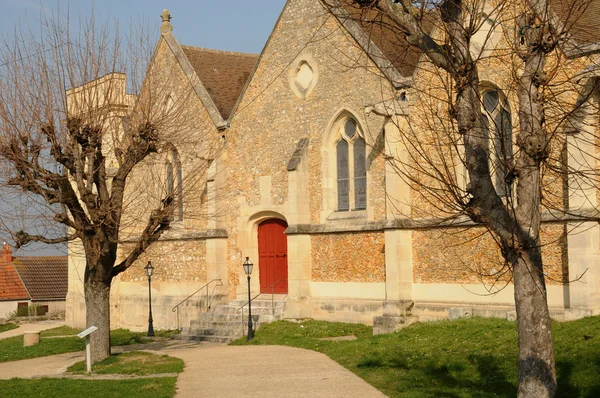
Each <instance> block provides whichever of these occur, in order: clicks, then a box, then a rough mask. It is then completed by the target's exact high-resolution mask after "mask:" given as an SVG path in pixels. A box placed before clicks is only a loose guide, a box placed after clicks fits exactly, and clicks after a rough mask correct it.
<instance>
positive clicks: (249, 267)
mask: <svg viewBox="0 0 600 398" xmlns="http://www.w3.org/2000/svg"><path fill="white" fill-rule="evenodd" d="M253 265H254V264H252V261H250V257H246V261H244V264H243V267H244V272H245V273H246V275H247V276H248V338H247V339H246V341H250V340H252V339H253V338H254V331H253V330H252V300H251V299H250V275H251V274H252V266H253Z"/></svg>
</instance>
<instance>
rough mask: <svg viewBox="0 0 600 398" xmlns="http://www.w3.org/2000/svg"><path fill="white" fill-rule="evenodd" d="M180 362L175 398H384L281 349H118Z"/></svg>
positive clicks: (33, 367)
mask: <svg viewBox="0 0 600 398" xmlns="http://www.w3.org/2000/svg"><path fill="white" fill-rule="evenodd" d="M140 349H144V350H148V351H151V352H157V353H164V354H168V355H171V356H175V357H178V358H181V359H183V360H184V361H185V370H184V371H183V373H181V374H180V375H179V378H178V379H177V395H176V397H177V398H187V397H193V398H200V397H218V398H220V397H223V398H227V397H235V398H238V397H267V396H274V397H290V398H293V397H328V398H336V397H340V398H342V397H361V398H363V397H364V398H367V397H373V398H378V397H385V395H383V394H382V393H381V392H380V391H378V390H377V389H375V388H373V387H371V386H370V385H369V384H367V383H366V382H365V381H364V380H362V379H361V378H359V377H358V376H356V375H355V374H353V373H352V372H350V371H349V370H347V369H345V368H344V367H342V366H340V365H339V364H337V363H336V362H334V361H333V360H331V359H329V357H327V356H326V355H324V354H321V353H318V352H314V351H309V350H302V349H299V348H291V347H282V346H226V345H221V344H212V343H198V342H185V341H164V342H155V343H150V344H144V345H137V346H125V347H116V348H115V349H113V351H114V352H123V351H131V350H140ZM83 358H84V357H83V353H71V354H61V355H53V356H50V357H44V358H37V359H28V360H24V361H15V362H7V363H0V379H8V378H11V377H39V376H43V375H47V376H54V377H55V376H56V375H57V374H60V373H63V372H64V371H65V370H66V368H67V367H68V366H70V365H71V364H73V363H75V362H77V361H81V360H83Z"/></svg>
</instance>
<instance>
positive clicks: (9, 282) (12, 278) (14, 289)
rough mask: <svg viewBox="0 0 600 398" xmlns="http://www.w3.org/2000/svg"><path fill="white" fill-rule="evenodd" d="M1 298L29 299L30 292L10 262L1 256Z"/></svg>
mask: <svg viewBox="0 0 600 398" xmlns="http://www.w3.org/2000/svg"><path fill="white" fill-rule="evenodd" d="M0 300H29V294H28V293H27V290H26V289H25V286H24V285H23V282H22V281H21V278H19V274H17V271H15V268H14V267H13V265H12V264H11V263H10V262H5V261H4V260H3V259H2V258H1V257H0Z"/></svg>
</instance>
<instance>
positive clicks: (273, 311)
mask: <svg viewBox="0 0 600 398" xmlns="http://www.w3.org/2000/svg"><path fill="white" fill-rule="evenodd" d="M279 282H287V279H278V280H276V281H275V282H273V283H271V284H270V285H269V286H267V287H266V288H265V290H267V289H271V311H272V313H273V314H274V313H275V310H274V309H273V295H274V293H273V289H274V288H275V285H276V284H278V283H279ZM261 294H265V293H263V292H260V293H258V294H257V295H256V296H254V297H252V298H251V299H250V301H248V302H247V303H246V304H244V305H242V306H241V307H240V308H238V309H237V311H236V314H239V313H240V311H241V310H242V309H243V308H244V307H245V306H247V305H248V304H250V303H251V302H252V301H254V299H255V298H257V297H258V296H260V295H261Z"/></svg>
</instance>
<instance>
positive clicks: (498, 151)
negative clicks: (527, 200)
mask: <svg viewBox="0 0 600 398" xmlns="http://www.w3.org/2000/svg"><path fill="white" fill-rule="evenodd" d="M481 98H482V118H483V124H484V131H485V134H486V138H488V139H487V140H486V141H487V142H488V148H487V150H488V153H489V157H488V159H489V162H490V164H489V166H490V172H491V173H492V181H493V183H494V187H495V188H496V193H497V194H498V195H499V196H502V197H506V196H510V195H511V186H510V184H508V183H507V180H508V179H507V176H508V173H509V172H510V170H511V168H512V162H513V146H512V117H511V114H510V107H509V105H508V101H507V99H506V97H505V96H504V95H503V94H502V92H501V91H500V90H498V89H495V88H486V89H484V90H483V91H482V94H481Z"/></svg>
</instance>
